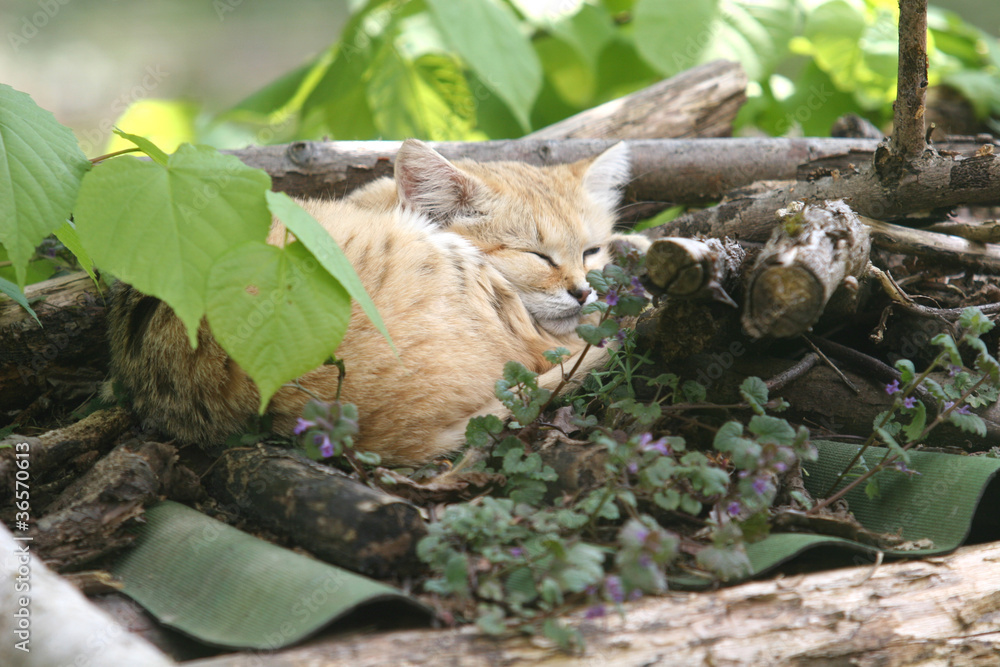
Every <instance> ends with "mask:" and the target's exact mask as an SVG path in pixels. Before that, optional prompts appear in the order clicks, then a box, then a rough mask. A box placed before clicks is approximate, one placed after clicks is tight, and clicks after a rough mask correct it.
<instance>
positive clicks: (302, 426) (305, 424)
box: [292, 417, 316, 435]
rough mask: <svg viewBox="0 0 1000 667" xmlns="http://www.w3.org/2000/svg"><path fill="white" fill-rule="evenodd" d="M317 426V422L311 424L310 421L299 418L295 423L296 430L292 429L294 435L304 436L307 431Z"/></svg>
mask: <svg viewBox="0 0 1000 667" xmlns="http://www.w3.org/2000/svg"><path fill="white" fill-rule="evenodd" d="M315 425H316V422H311V421H309V420H308V419H303V418H302V417H299V420H298V421H297V422H295V428H294V429H292V433H294V434H295V435H302V434H303V433H305V432H306V430H307V429H310V428H312V427H313V426H315Z"/></svg>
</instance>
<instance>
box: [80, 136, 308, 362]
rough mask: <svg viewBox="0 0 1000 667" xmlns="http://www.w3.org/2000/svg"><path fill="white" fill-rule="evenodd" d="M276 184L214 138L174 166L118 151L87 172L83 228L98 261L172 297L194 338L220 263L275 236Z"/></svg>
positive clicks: (173, 159)
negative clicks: (239, 248)
mask: <svg viewBox="0 0 1000 667" xmlns="http://www.w3.org/2000/svg"><path fill="white" fill-rule="evenodd" d="M270 184H271V179H270V177H268V175H267V174H266V173H264V172H263V171H261V170H259V169H251V168H250V167H247V166H246V165H244V164H243V163H242V162H240V160H239V158H237V157H236V156H233V155H221V154H220V153H218V152H217V151H216V150H215V149H214V148H209V147H207V146H192V145H190V144H184V145H183V146H181V147H180V149H178V151H177V152H176V153H174V154H173V155H171V156H170V158H169V159H168V160H167V164H166V166H163V165H159V164H156V163H155V162H146V161H142V160H138V159H136V158H133V157H130V156H124V157H120V158H115V159H114V160H111V161H109V162H106V163H104V164H102V165H100V167H99V168H97V169H94V170H93V171H91V172H90V173H88V174H87V177H86V178H85V179H84V181H83V186H82V187H81V188H80V197H79V200H78V201H77V206H76V214H75V220H76V230H77V233H78V234H79V235H80V241H81V242H82V243H83V247H84V248H86V250H87V252H89V253H90V256H91V257H93V259H94V262H96V263H97V265H98V266H100V267H102V268H103V269H104V270H106V271H108V272H109V273H111V274H113V275H115V276H116V277H118V278H120V279H122V280H124V281H126V282H128V283H130V284H131V285H133V286H134V287H135V288H136V289H138V290H139V291H141V292H144V293H146V294H149V295H151V296H155V297H157V298H159V299H162V300H164V301H166V302H167V303H168V304H169V305H170V307H171V308H173V310H174V312H175V313H176V314H177V316H178V317H179V318H180V319H181V321H183V322H184V324H185V325H186V326H187V330H188V336H189V338H190V340H191V345H192V346H194V345H196V344H197V335H196V334H197V330H198V325H199V323H200V321H201V318H202V315H203V314H204V313H205V285H206V280H207V278H208V273H209V271H210V270H211V268H212V265H213V263H214V262H215V260H216V259H218V258H219V257H220V256H221V255H222V254H223V253H225V252H226V251H228V250H229V249H230V248H232V247H234V246H236V245H237V244H240V243H243V242H246V241H254V240H259V241H261V242H262V241H263V240H264V238H265V237H266V236H267V230H268V229H269V228H270V225H271V214H270V212H269V211H268V209H267V201H266V200H265V198H264V193H265V192H266V191H267V189H268V187H269V186H270ZM122 248H128V252H122V250H121V249H122ZM319 363H322V360H320V362H318V363H317V364H316V365H317V366H318V365H319Z"/></svg>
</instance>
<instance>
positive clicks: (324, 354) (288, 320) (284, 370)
mask: <svg viewBox="0 0 1000 667" xmlns="http://www.w3.org/2000/svg"><path fill="white" fill-rule="evenodd" d="M207 283H208V290H209V291H208V294H209V298H208V302H207V304H206V305H207V311H208V322H209V324H210V325H211V327H212V333H213V334H214V335H215V337H216V339H217V340H218V341H219V344H220V345H222V347H223V348H224V349H225V350H226V352H228V353H229V354H230V355H231V356H232V357H233V359H235V360H236V362H237V363H238V364H239V365H240V366H241V367H242V368H243V369H244V370H246V372H247V373H249V374H250V377H252V378H253V379H254V382H256V383H257V387H258V389H259V390H260V397H261V401H260V409H261V412H263V411H264V408H265V407H266V406H267V402H268V400H269V399H270V398H271V396H272V395H273V394H274V392H276V391H277V390H278V389H279V388H280V387H281V385H282V384H284V383H285V382H288V381H289V380H292V379H294V378H297V377H299V376H300V375H302V374H303V373H307V372H308V371H311V370H313V369H314V368H317V367H318V366H320V365H322V364H323V362H324V361H325V360H326V359H328V358H330V357H331V356H332V355H333V353H334V352H335V351H336V350H337V346H338V345H339V344H340V341H341V339H342V338H343V337H344V332H345V331H347V323H348V321H349V320H350V316H351V299H350V296H349V295H348V293H347V291H346V290H345V289H344V288H343V287H342V286H341V284H340V283H339V282H338V281H337V280H336V279H335V278H334V277H333V276H331V275H330V274H329V273H327V272H326V271H322V270H320V266H319V264H318V262H317V261H316V260H315V259H313V256H312V255H311V254H309V251H308V250H306V248H305V247H304V246H303V245H302V244H301V243H291V244H289V245H288V246H286V247H285V248H276V247H274V246H270V245H267V244H265V243H262V242H260V241H248V242H246V243H242V244H240V245H239V246H236V247H235V248H233V249H232V250H230V251H228V252H226V253H225V254H223V255H222V256H221V257H219V258H218V260H216V261H215V263H214V264H213V265H212V268H211V271H210V273H209V275H208V280H207Z"/></svg>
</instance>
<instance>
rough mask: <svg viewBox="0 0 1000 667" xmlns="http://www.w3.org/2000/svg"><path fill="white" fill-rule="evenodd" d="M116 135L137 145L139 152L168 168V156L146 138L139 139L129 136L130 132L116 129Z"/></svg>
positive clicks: (132, 135)
mask: <svg viewBox="0 0 1000 667" xmlns="http://www.w3.org/2000/svg"><path fill="white" fill-rule="evenodd" d="M115 134H117V135H118V136H119V137H121V138H122V139H127V140H128V141H131V142H132V143H133V144H135V145H136V146H137V147H138V148H139V150H141V151H142V152H143V153H145V154H146V155H148V156H149V157H150V159H152V160H153V162H155V163H156V164H158V165H160V166H161V167H166V166H167V154H166V153H164V152H163V151H161V150H160V148H159V147H158V146H157V145H156V144H154V143H153V142H152V141H150V140H149V139H147V138H146V137H139V136H136V135H134V134H129V133H128V132H122V131H121V130H118V129H116V130H115Z"/></svg>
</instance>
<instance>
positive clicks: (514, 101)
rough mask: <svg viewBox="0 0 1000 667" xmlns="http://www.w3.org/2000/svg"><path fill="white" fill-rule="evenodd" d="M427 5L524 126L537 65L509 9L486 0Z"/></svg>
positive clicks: (538, 80) (441, 0)
mask: <svg viewBox="0 0 1000 667" xmlns="http://www.w3.org/2000/svg"><path fill="white" fill-rule="evenodd" d="M427 6H428V8H429V9H430V12H431V17H432V18H433V19H434V23H435V25H437V28H438V30H439V31H441V34H442V35H443V36H444V38H445V41H447V42H448V44H450V45H451V47H452V48H453V49H455V51H456V52H457V53H458V54H459V55H460V56H461V57H462V59H463V60H465V62H466V63H468V65H469V67H470V68H471V69H472V70H473V71H475V72H476V74H478V75H479V78H480V79H481V80H482V82H483V83H485V84H486V85H487V86H488V87H489V88H490V89H491V90H492V91H493V92H494V93H496V94H497V95H498V96H499V97H500V98H501V99H503V101H504V102H505V103H506V104H507V106H508V107H509V108H510V110H511V111H512V112H513V114H514V116H515V117H516V118H517V119H518V121H519V122H520V123H521V126H522V128H523V129H524V131H528V130H529V129H530V125H529V121H528V117H529V114H530V112H531V107H532V105H533V104H534V102H535V98H536V97H537V96H538V92H539V90H541V86H542V67H541V64H540V63H539V62H538V57H537V56H536V55H535V51H534V49H532V48H531V43H530V42H529V41H528V38H527V37H526V36H525V35H524V34H523V33H522V32H521V30H520V28H519V26H518V24H517V20H516V19H515V18H514V16H513V14H512V13H511V10H510V9H509V8H508V7H507V6H505V5H502V4H500V3H496V2H492V1H491V0H465V1H464V2H454V1H453V0H427Z"/></svg>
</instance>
